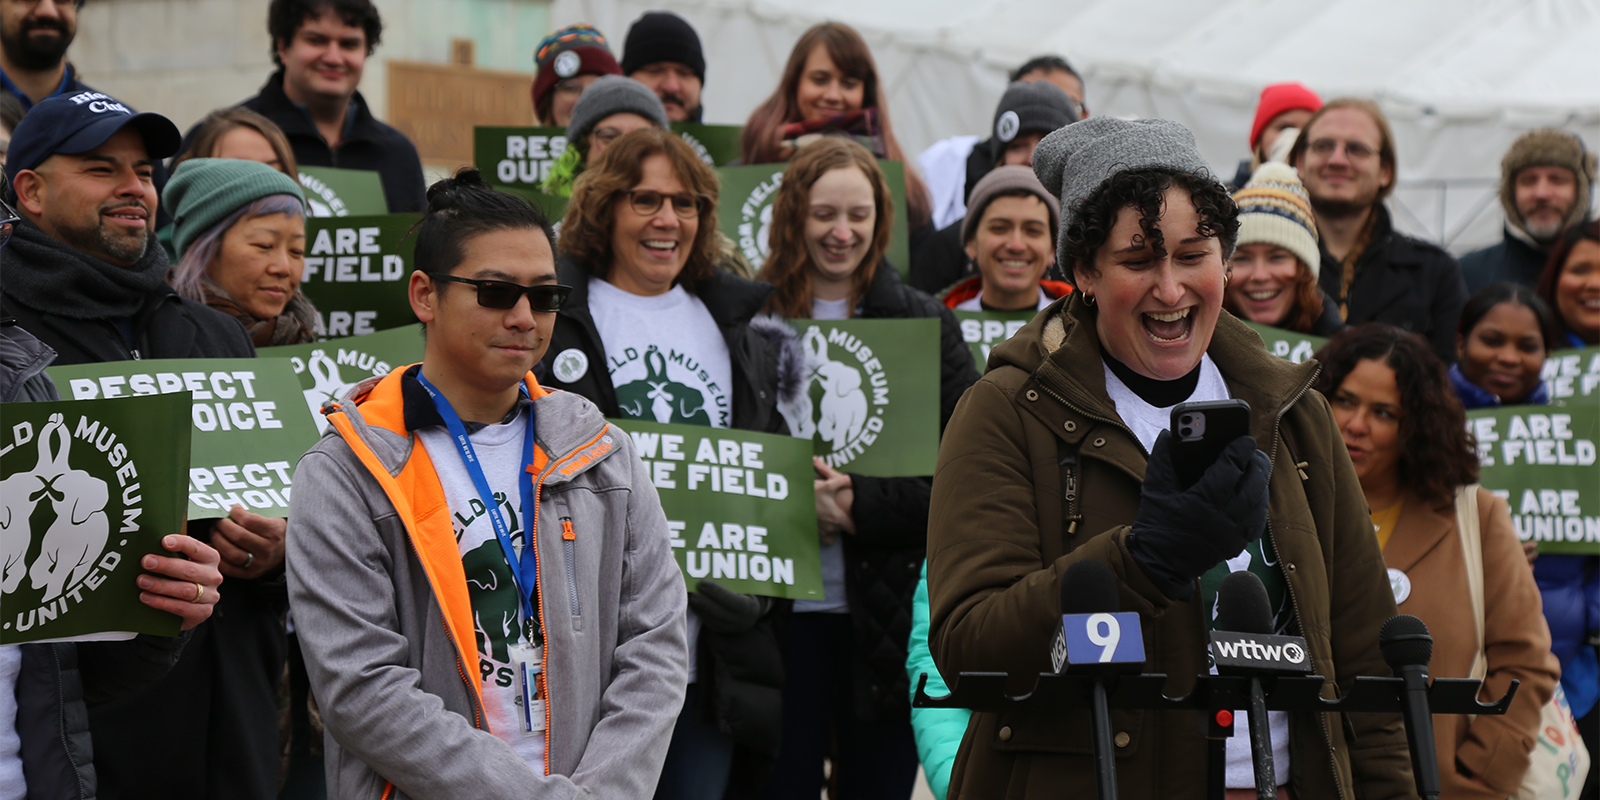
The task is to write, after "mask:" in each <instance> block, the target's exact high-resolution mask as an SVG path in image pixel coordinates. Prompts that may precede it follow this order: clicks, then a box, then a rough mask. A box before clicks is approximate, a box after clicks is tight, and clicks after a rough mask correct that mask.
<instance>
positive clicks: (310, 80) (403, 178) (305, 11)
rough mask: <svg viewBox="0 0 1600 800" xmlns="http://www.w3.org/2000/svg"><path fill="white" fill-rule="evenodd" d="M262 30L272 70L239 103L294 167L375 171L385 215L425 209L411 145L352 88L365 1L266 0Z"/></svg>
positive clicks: (368, 46)
mask: <svg viewBox="0 0 1600 800" xmlns="http://www.w3.org/2000/svg"><path fill="white" fill-rule="evenodd" d="M40 2H43V0H40ZM267 32H268V33H269V34H270V35H271V36H272V60H273V62H274V63H276V64H277V65H278V71H277V72H274V73H273V74H272V76H271V77H269V78H267V82H266V84H265V85H264V86H262V87H261V91H260V93H258V94H257V95H256V96H255V97H252V98H250V99H248V100H246V101H244V102H243V103H240V104H239V105H241V106H243V107H244V108H248V109H250V110H251V111H254V112H256V113H258V114H261V115H262V116H264V117H266V118H267V119H270V120H272V121H273V122H275V123H277V125H278V127H280V128H282V129H283V133H284V135H285V136H287V137H289V146H290V147H292V148H293V149H294V159H295V161H296V162H298V163H299V164H300V166H302V167H305V166H312V167H340V168H343V169H359V170H368V171H372V172H376V173H378V175H379V177H380V178H381V179H382V181H383V196H384V200H385V202H386V203H387V204H388V207H389V213H391V214H399V213H403V212H408V211H422V210H424V209H426V208H427V207H428V198H427V195H426V190H427V186H426V184H425V183H424V181H423V178H422V161H421V160H420V159H419V158H418V157H417V148H416V145H413V144H412V143H411V140H410V139H407V138H406V135H405V134H403V133H401V132H400V131H398V130H395V129H394V128H393V127H391V126H389V125H386V124H384V123H383V122H381V121H379V120H378V118H377V117H374V116H373V115H372V111H371V110H370V109H369V108H368V107H367V101H366V98H364V97H362V96H361V92H359V91H357V90H356V89H357V87H358V86H360V85H361V75H362V72H363V71H364V70H365V68H366V63H367V57H368V56H371V55H372V53H373V51H374V50H376V49H377V47H378V40H379V38H380V37H382V35H383V20H382V18H380V17H379V16H378V9H377V7H376V6H374V5H373V4H372V2H371V0H272V4H271V5H270V6H268V8H267ZM189 136H190V137H193V136H194V131H193V130H191V131H190V132H189Z"/></svg>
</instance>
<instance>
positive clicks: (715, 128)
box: [672, 122, 744, 167]
mask: <svg viewBox="0 0 1600 800" xmlns="http://www.w3.org/2000/svg"><path fill="white" fill-rule="evenodd" d="M672 130H673V132H674V133H676V134H678V136H680V137H682V139H683V140H684V141H685V142H688V143H689V146H690V147H693V148H694V151H695V153H697V154H699V156H700V160H701V161H704V162H706V166H709V167H725V166H727V165H729V164H732V163H733V162H735V161H738V160H739V155H740V153H739V137H740V136H741V135H743V133H744V126H742V125H702V124H700V123H698V122H674V123H672Z"/></svg>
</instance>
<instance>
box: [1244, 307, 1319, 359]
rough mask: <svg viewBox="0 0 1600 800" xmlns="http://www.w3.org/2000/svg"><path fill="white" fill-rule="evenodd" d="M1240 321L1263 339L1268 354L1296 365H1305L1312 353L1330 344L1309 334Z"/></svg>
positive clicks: (1245, 320)
mask: <svg viewBox="0 0 1600 800" xmlns="http://www.w3.org/2000/svg"><path fill="white" fill-rule="evenodd" d="M1239 321H1240V322H1243V323H1244V324H1245V325H1246V326H1248V327H1249V328H1250V330H1253V331H1255V332H1256V333H1257V334H1258V335H1259V336H1260V337H1261V341H1262V343H1263V344H1265V345H1266V346H1267V352H1269V353H1271V354H1273V355H1275V356H1277V357H1278V358H1281V359H1284V360H1286V361H1291V362H1293V363H1296V364H1303V363H1305V361H1306V359H1308V358H1310V357H1311V354H1312V353H1315V352H1317V351H1318V350H1321V349H1322V346H1323V345H1325V344H1327V343H1328V340H1327V339H1324V338H1322V337H1321V336H1312V335H1311V334H1309V333H1296V332H1294V331H1289V330H1284V329H1283V328H1274V327H1272V326H1271V325H1262V324H1259V323H1255V322H1251V321H1249V320H1247V319H1243V318H1241V319H1240V320H1239Z"/></svg>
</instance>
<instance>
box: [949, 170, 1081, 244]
mask: <svg viewBox="0 0 1600 800" xmlns="http://www.w3.org/2000/svg"><path fill="white" fill-rule="evenodd" d="M1017 191H1023V192H1028V193H1030V194H1032V195H1034V196H1035V197H1038V198H1039V200H1040V201H1041V202H1043V203H1044V205H1045V208H1047V209H1049V210H1050V224H1051V225H1055V224H1056V222H1057V221H1058V220H1059V219H1060V218H1061V207H1060V206H1059V205H1057V204H1056V198H1055V195H1052V194H1050V193H1049V192H1047V191H1045V190H1044V187H1043V186H1041V185H1040V184H1039V179H1038V178H1037V177H1034V174H1033V170H1030V169H1028V168H1027V167H1024V166H1019V165H1016V164H1013V165H1011V166H1007V167H995V168H994V169H992V170H989V174H988V175H985V176H983V179H982V180H979V181H978V185H976V186H974V187H972V196H971V197H969V198H967V218H966V220H964V221H963V222H962V223H961V241H963V242H966V241H970V240H971V239H972V235H973V234H975V233H977V232H978V223H979V222H982V221H983V212H984V209H987V208H988V207H989V202H990V201H992V200H994V199H995V198H996V197H997V196H999V195H1003V194H1007V193H1009V192H1017Z"/></svg>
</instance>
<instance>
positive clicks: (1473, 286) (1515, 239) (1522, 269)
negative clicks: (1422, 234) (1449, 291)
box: [1461, 228, 1550, 297]
mask: <svg viewBox="0 0 1600 800" xmlns="http://www.w3.org/2000/svg"><path fill="white" fill-rule="evenodd" d="M1549 260H1550V254H1549V253H1546V252H1545V251H1543V250H1540V249H1539V248H1537V247H1534V246H1533V245H1531V244H1528V243H1527V242H1526V241H1524V240H1523V239H1522V237H1520V236H1517V235H1516V234H1514V233H1512V232H1511V229H1510V228H1507V229H1506V238H1505V240H1504V241H1502V242H1500V243H1499V244H1495V245H1490V246H1488V247H1485V248H1483V249H1482V250H1474V251H1472V252H1470V253H1468V254H1466V255H1464V256H1462V257H1461V277H1462V279H1464V280H1465V281H1466V282H1467V296H1469V297H1470V296H1472V295H1474V294H1477V293H1478V290H1479V289H1482V288H1483V287H1485V286H1488V285H1489V284H1491V283H1494V282H1495V281H1511V282H1512V283H1520V284H1522V285H1523V286H1526V287H1528V288H1529V289H1532V288H1534V287H1536V286H1538V285H1539V276H1540V275H1542V274H1544V263H1545V262H1546V261H1549Z"/></svg>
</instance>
